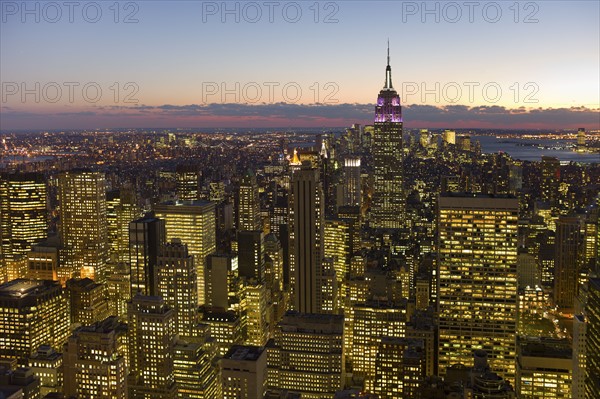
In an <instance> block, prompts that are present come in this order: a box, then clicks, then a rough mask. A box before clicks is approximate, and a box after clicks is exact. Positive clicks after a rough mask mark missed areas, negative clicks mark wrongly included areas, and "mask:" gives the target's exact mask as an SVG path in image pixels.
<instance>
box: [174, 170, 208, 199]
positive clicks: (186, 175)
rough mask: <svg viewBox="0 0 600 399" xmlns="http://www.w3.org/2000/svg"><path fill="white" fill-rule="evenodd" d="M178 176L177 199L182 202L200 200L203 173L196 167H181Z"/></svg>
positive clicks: (176, 172)
mask: <svg viewBox="0 0 600 399" xmlns="http://www.w3.org/2000/svg"><path fill="white" fill-rule="evenodd" d="M175 174H176V176H177V198H178V199H179V200H181V201H195V200H197V199H200V178H201V177H202V172H201V171H200V170H199V169H198V168H197V167H196V166H194V165H179V166H177V169H176V171H175Z"/></svg>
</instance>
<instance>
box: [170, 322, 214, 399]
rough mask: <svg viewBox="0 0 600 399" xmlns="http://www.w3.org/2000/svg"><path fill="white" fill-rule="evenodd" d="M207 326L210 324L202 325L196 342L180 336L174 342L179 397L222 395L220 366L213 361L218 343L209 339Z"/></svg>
mask: <svg viewBox="0 0 600 399" xmlns="http://www.w3.org/2000/svg"><path fill="white" fill-rule="evenodd" d="M208 330H209V329H208V326H207V325H201V329H200V331H198V332H199V336H198V335H196V337H195V338H194V342H186V341H182V340H178V341H177V343H176V344H175V349H174V369H175V381H176V382H177V397H178V398H181V399H216V398H220V397H221V394H220V386H219V383H218V370H217V368H216V367H215V365H214V364H213V360H214V357H215V353H216V347H215V345H214V342H213V341H212V340H209V339H208V337H209V331H208ZM198 338H200V339H198ZM196 341H198V342H196Z"/></svg>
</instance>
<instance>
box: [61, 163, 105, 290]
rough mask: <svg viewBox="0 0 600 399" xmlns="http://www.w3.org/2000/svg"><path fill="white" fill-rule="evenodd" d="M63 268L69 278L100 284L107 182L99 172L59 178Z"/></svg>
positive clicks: (63, 174)
mask: <svg viewBox="0 0 600 399" xmlns="http://www.w3.org/2000/svg"><path fill="white" fill-rule="evenodd" d="M58 198H59V202H60V233H61V238H62V247H63V254H64V257H63V259H61V265H62V267H64V268H66V269H68V271H69V272H70V273H71V276H72V277H79V276H80V277H81V278H84V277H89V278H91V279H92V280H94V281H96V282H99V283H102V282H104V280H105V278H106V276H105V272H106V262H107V261H108V235H107V234H108V233H107V219H106V181H105V180H104V175H103V174H102V173H100V172H92V171H90V170H73V171H69V172H64V173H62V174H61V175H60V176H59V178H58Z"/></svg>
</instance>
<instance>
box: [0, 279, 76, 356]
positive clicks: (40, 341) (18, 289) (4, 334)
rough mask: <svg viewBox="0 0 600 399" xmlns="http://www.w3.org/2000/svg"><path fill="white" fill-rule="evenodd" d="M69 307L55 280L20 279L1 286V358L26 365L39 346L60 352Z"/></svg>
mask: <svg viewBox="0 0 600 399" xmlns="http://www.w3.org/2000/svg"><path fill="white" fill-rule="evenodd" d="M68 307H69V305H68V301H67V299H66V298H65V296H64V295H63V292H62V288H61V286H60V284H59V283H58V282H56V281H48V280H26V279H17V280H12V281H9V282H8V283H4V284H2V285H0V357H3V358H7V359H17V361H18V363H19V364H21V365H26V364H27V358H28V357H29V356H31V355H32V354H34V353H35V352H36V351H37V349H38V348H39V347H40V345H49V346H51V347H52V348H54V349H56V350H60V349H61V347H62V345H63V344H64V342H65V341H66V339H67V336H68V333H69V308H68Z"/></svg>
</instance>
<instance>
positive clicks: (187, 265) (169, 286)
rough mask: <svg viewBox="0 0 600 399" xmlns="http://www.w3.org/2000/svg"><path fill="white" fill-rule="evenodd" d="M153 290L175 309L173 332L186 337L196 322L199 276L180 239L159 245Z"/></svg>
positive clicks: (190, 256) (191, 257) (185, 246)
mask: <svg viewBox="0 0 600 399" xmlns="http://www.w3.org/2000/svg"><path fill="white" fill-rule="evenodd" d="M156 274H157V276H156V284H157V287H156V294H157V295H159V296H161V297H162V298H163V299H164V301H165V303H166V304H167V305H168V306H169V307H171V308H172V309H173V310H174V311H175V332H176V333H177V334H178V335H179V336H180V337H189V336H190V335H191V334H192V331H193V328H194V327H195V325H196V323H197V318H198V317H197V314H198V311H197V309H198V305H197V303H198V297H197V296H198V287H197V286H196V285H197V284H198V279H197V277H196V266H195V264H194V257H193V256H192V255H190V254H189V253H188V249H187V245H185V244H182V243H181V241H179V240H172V241H171V242H170V243H167V244H164V245H161V246H160V248H159V249H158V256H157V262H156Z"/></svg>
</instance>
